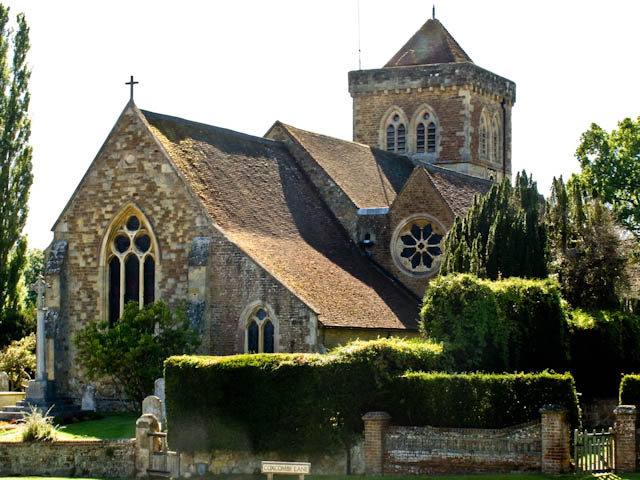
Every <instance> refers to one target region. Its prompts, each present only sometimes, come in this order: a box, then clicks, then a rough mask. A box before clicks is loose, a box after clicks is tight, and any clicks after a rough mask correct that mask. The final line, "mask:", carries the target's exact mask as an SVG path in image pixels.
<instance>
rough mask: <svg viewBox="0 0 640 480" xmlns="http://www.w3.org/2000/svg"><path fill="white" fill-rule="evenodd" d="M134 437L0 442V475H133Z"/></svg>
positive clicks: (105, 476) (111, 476)
mask: <svg viewBox="0 0 640 480" xmlns="http://www.w3.org/2000/svg"><path fill="white" fill-rule="evenodd" d="M134 460H135V441H134V440H82V441H72V440H67V441H59V442H51V443H48V442H34V443H16V442H0V475H7V476H8V475H23V476H24V475H27V476H43V475H47V476H57V477H93V478H114V477H115V478H122V477H133V475H134V473H135V471H134V463H135V462H134Z"/></svg>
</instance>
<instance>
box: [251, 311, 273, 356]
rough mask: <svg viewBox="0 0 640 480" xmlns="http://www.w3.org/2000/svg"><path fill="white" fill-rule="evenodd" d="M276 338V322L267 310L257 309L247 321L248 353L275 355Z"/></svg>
mask: <svg viewBox="0 0 640 480" xmlns="http://www.w3.org/2000/svg"><path fill="white" fill-rule="evenodd" d="M275 337H276V326H275V320H274V319H273V318H271V315H269V313H268V311H267V309H266V308H264V307H261V306H260V307H258V308H255V309H254V310H253V311H252V312H251V314H250V315H249V318H248V320H247V326H246V352H247V353H275V351H276V350H275Z"/></svg>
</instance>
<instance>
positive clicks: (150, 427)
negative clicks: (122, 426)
mask: <svg viewBox="0 0 640 480" xmlns="http://www.w3.org/2000/svg"><path fill="white" fill-rule="evenodd" d="M158 431H160V425H159V424H158V420H156V417H154V416H153V415H151V414H148V413H146V414H144V415H142V416H141V417H140V418H138V420H137V421H136V477H147V476H149V474H148V473H147V470H149V469H150V468H151V452H153V450H154V441H155V438H154V437H152V436H150V435H149V433H157V432H158Z"/></svg>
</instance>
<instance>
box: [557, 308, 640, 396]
mask: <svg viewBox="0 0 640 480" xmlns="http://www.w3.org/2000/svg"><path fill="white" fill-rule="evenodd" d="M569 324H570V326H571V331H572V332H571V350H570V352H571V373H573V376H574V377H575V379H576V383H577V384H578V387H579V390H580V391H581V392H582V394H583V395H584V396H585V397H590V398H592V397H615V396H616V395H618V393H619V388H620V380H621V377H622V375H623V374H625V373H634V372H639V371H640V348H639V347H638V346H639V345H640V316H638V315H634V314H632V313H626V312H619V311H606V310H597V311H591V312H585V311H583V310H579V309H576V310H573V311H572V312H571V313H570V315H569Z"/></svg>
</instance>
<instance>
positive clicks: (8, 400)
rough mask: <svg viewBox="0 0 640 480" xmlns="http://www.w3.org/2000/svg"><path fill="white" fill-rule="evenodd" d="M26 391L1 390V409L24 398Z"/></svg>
mask: <svg viewBox="0 0 640 480" xmlns="http://www.w3.org/2000/svg"><path fill="white" fill-rule="evenodd" d="M24 396H25V393H24V392H0V410H1V409H2V408H4V407H8V406H10V405H15V404H16V403H18V402H19V401H21V400H24Z"/></svg>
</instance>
